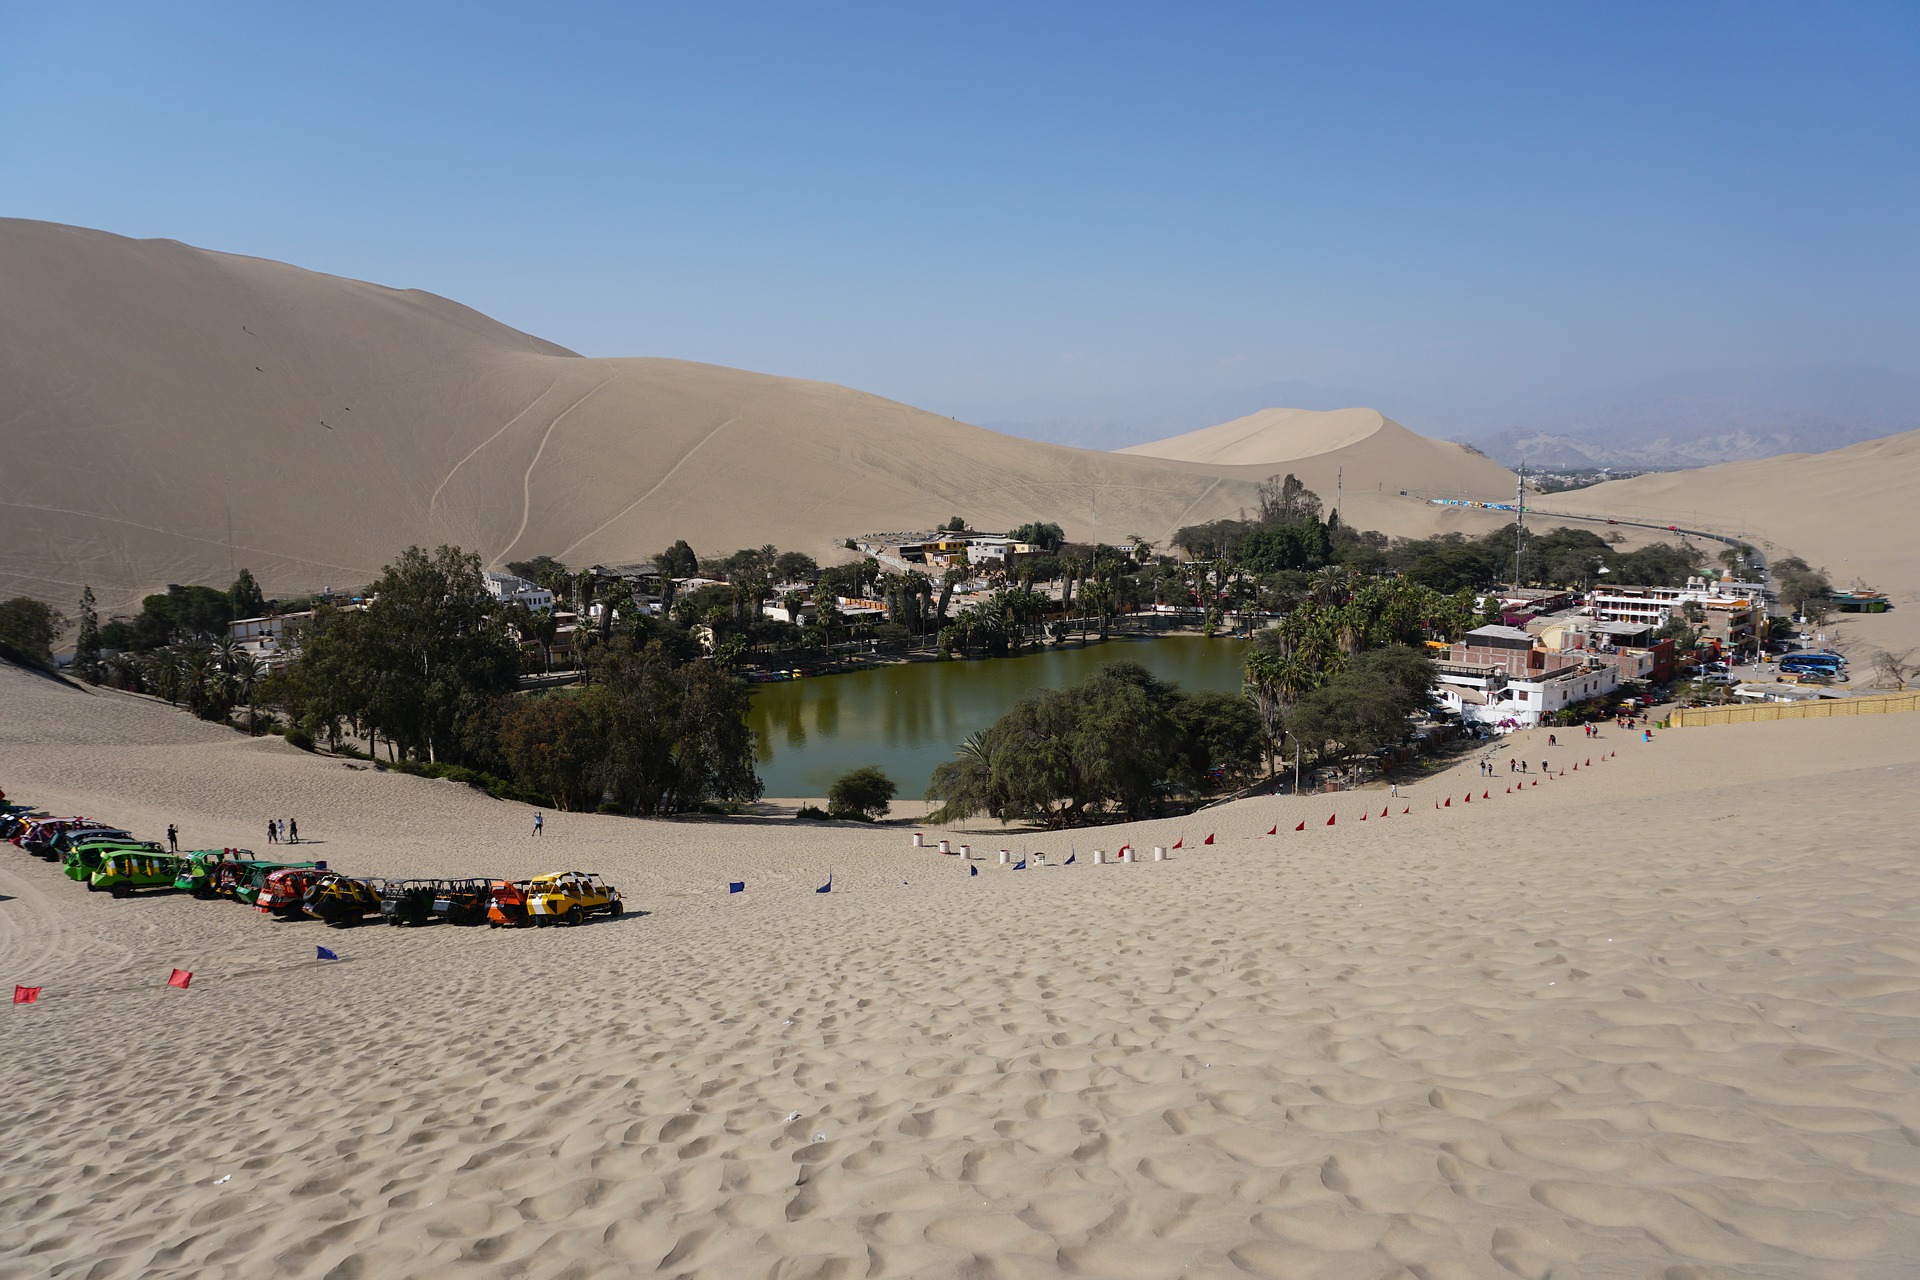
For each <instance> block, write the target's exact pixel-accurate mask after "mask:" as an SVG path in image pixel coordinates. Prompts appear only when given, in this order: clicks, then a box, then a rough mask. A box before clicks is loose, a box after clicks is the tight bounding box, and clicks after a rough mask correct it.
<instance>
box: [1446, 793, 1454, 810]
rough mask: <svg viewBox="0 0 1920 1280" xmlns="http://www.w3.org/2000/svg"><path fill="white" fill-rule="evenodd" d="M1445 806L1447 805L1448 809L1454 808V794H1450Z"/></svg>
mask: <svg viewBox="0 0 1920 1280" xmlns="http://www.w3.org/2000/svg"><path fill="white" fill-rule="evenodd" d="M1445 807H1446V808H1448V809H1451V808H1453V797H1452V796H1448V797H1447V803H1446V805H1445Z"/></svg>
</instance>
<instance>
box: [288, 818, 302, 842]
mask: <svg viewBox="0 0 1920 1280" xmlns="http://www.w3.org/2000/svg"><path fill="white" fill-rule="evenodd" d="M287 838H288V839H290V840H292V841H293V842H294V843H295V844H299V843H300V820H299V819H298V818H288V819H287Z"/></svg>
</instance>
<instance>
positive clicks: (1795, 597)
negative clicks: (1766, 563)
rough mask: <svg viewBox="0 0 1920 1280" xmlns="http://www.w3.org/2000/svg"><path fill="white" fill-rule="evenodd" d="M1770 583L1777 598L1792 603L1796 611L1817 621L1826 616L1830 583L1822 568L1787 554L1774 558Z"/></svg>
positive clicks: (1830, 588) (1830, 590)
mask: <svg viewBox="0 0 1920 1280" xmlns="http://www.w3.org/2000/svg"><path fill="white" fill-rule="evenodd" d="M1773 582H1774V586H1775V588H1776V589H1778V591H1779V592H1780V599H1781V600H1783V601H1785V602H1786V603H1787V604H1790V605H1792V606H1793V611H1794V612H1795V613H1797V614H1799V615H1800V616H1802V617H1805V618H1813V619H1816V620H1818V619H1820V618H1823V617H1825V616H1826V611H1827V603H1828V599H1829V597H1831V595H1832V594H1833V583H1832V581H1831V580H1830V579H1828V577H1827V575H1826V574H1825V573H1824V572H1822V571H1821V570H1819V569H1816V568H1814V567H1813V566H1812V565H1810V564H1808V563H1807V562H1806V561H1805V560H1802V559H1801V558H1800V557H1799V556H1787V557H1786V558H1785V559H1782V560H1776V561H1774V564H1773Z"/></svg>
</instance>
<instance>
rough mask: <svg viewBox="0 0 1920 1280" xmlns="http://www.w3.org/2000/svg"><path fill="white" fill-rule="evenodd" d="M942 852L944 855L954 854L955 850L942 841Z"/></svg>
mask: <svg viewBox="0 0 1920 1280" xmlns="http://www.w3.org/2000/svg"><path fill="white" fill-rule="evenodd" d="M940 852H942V853H952V852H953V849H952V847H951V846H950V845H948V844H947V842H946V841H945V840H942V841H941V842H940Z"/></svg>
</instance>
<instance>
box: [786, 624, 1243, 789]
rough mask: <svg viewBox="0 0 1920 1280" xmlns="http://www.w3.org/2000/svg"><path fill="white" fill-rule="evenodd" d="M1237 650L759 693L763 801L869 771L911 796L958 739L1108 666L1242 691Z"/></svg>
mask: <svg viewBox="0 0 1920 1280" xmlns="http://www.w3.org/2000/svg"><path fill="white" fill-rule="evenodd" d="M1243 647H1244V642H1243V641H1239V640H1231V639H1215V640H1209V639H1205V638H1203V637H1199V636H1166V637H1162V638H1157V639H1137V638H1127V639H1114V640H1108V641H1106V642H1104V643H1100V642H1095V643H1093V644H1089V645H1086V646H1084V647H1082V646H1078V645H1074V646H1069V647H1066V648H1062V649H1048V650H1045V651H1043V652H1040V653H1032V654H1027V655H1024V656H1022V657H1018V658H983V659H975V660H973V661H968V662H910V663H903V664H901V665H898V666H887V667H875V668H871V669H869V670H866V671H856V672H851V673H849V674H847V675H835V676H815V677H811V678H808V679H804V680H794V681H789V682H785V683H780V684H763V685H756V686H754V692H753V710H752V713H751V715H750V722H751V724H752V726H753V730H754V733H755V735H756V737H757V739H758V743H759V770H760V778H761V780H762V781H763V782H764V783H765V784H766V794H767V795H770V796H824V795H826V794H827V788H828V787H830V786H831V785H832V784H833V780H834V779H835V778H837V777H839V776H840V775H841V774H843V773H845V772H846V771H847V770H848V769H854V768H858V767H859V766H861V765H867V764H875V765H879V766H880V767H881V768H882V769H884V770H886V773H887V776H888V777H890V778H892V779H893V780H894V782H896V783H898V784H899V787H900V798H901V799H902V800H918V799H919V798H920V796H921V795H922V794H923V793H924V792H925V791H926V789H927V778H928V777H929V776H930V775H931V774H932V773H933V770H934V768H935V767H936V766H937V765H939V763H940V762H941V761H942V760H945V759H946V758H947V757H949V756H951V755H952V754H953V749H954V748H955V747H957V746H958V745H959V744H960V742H961V740H962V739H963V738H965V737H966V736H967V735H968V734H970V733H973V732H974V731H976V730H978V729H984V728H986V727H987V726H988V725H990V724H992V723H993V722H994V721H995V720H997V719H999V717H1000V716H1001V714H1002V713H1003V712H1005V711H1006V710H1007V708H1009V707H1011V706H1012V705H1013V704H1014V703H1015V702H1016V701H1018V700H1019V699H1020V697H1021V695H1023V694H1025V693H1026V692H1028V691H1029V690H1031V689H1057V688H1062V687H1064V686H1067V685H1072V684H1078V683H1079V682H1080V681H1082V680H1084V679H1086V678H1087V677H1088V676H1090V675H1092V674H1093V673H1094V672H1095V671H1097V670H1099V669H1100V668H1101V667H1102V666H1104V665H1106V664H1107V663H1109V662H1137V663H1139V664H1140V665H1141V666H1143V667H1145V668H1146V669H1147V670H1149V671H1151V672H1153V673H1154V674H1155V675H1157V676H1159V677H1160V678H1161V679H1163V680H1168V681H1171V682H1173V683H1174V684H1177V685H1179V686H1180V687H1181V688H1182V689H1188V690H1199V689H1218V690H1226V691H1229V692H1231V691H1236V690H1238V689H1239V688H1240V655H1241V651H1242V648H1243Z"/></svg>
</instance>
